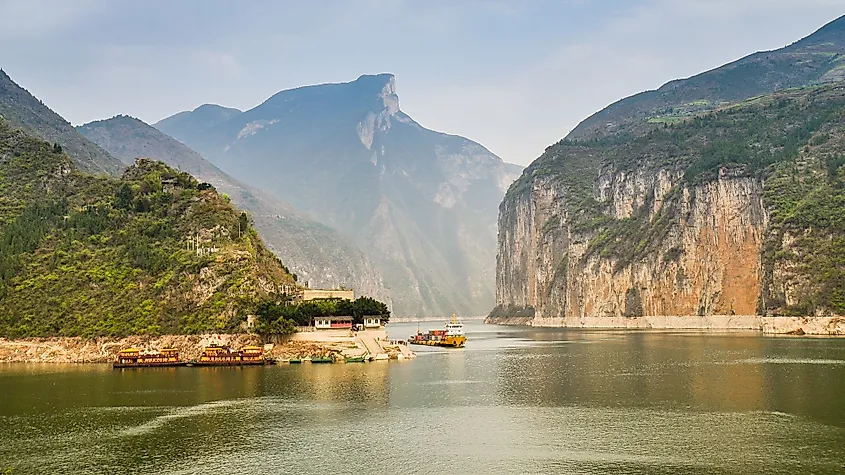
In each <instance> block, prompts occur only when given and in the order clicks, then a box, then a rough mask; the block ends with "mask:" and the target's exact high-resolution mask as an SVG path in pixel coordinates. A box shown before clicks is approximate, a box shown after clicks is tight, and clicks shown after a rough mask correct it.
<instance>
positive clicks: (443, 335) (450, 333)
mask: <svg viewBox="0 0 845 475" xmlns="http://www.w3.org/2000/svg"><path fill="white" fill-rule="evenodd" d="M466 341H467V337H466V336H465V335H464V324H463V323H461V322H459V321H458V316H457V315H455V314H452V321H451V322H449V323H447V324H446V329H445V330H429V331H428V333H423V332H421V331H420V330H417V334H416V335H411V338H408V343H410V344H412V345H426V346H444V347H448V348H461V347H463V346H464V344H465V343H466Z"/></svg>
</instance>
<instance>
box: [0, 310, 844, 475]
mask: <svg viewBox="0 0 845 475" xmlns="http://www.w3.org/2000/svg"><path fill="white" fill-rule="evenodd" d="M390 327H391V328H389V331H390V332H391V337H392V338H398V337H402V336H406V335H408V334H411V333H413V331H414V330H415V328H416V325H415V324H395V325H394V324H391V325H390ZM467 330H468V338H469V343H468V345H467V348H465V349H461V350H444V349H439V348H433V347H432V348H428V347H420V348H414V349H415V350H417V351H418V354H419V357H418V358H416V359H415V360H413V361H406V362H395V361H393V362H376V363H366V364H353V363H350V364H346V365H340V364H336V365H315V364H302V365H281V366H276V367H244V368H213V367H212V368H150V369H143V370H125V371H113V370H111V369H110V368H108V367H107V366H105V365H73V366H61V365H6V366H0V390H2V393H0V394H2V402H3V404H0V427H3V428H4V430H3V431H0V466H2V465H3V464H5V465H7V466H11V467H14V468H15V473H82V474H85V473H90V474H95V473H129V472H132V473H148V474H159V473H172V474H193V473H215V472H218V471H221V470H224V471H226V472H236V473H278V472H280V471H288V472H290V473H349V472H355V473H358V472H360V473H392V472H395V471H397V470H398V471H401V470H403V469H404V468H403V467H413V471H414V472H418V473H430V474H435V473H441V472H442V471H443V470H442V467H444V466H447V467H459V469H457V472H459V473H619V472H622V473H631V474H651V473H656V472H659V473H670V474H678V475H680V474H688V473H748V474H767V475H768V474H770V473H782V474H791V473H839V472H841V467H842V466H843V464H845V455H843V452H842V450H841V447H842V446H843V444H845V407H843V406H842V405H841V401H842V400H845V384H843V381H845V340H837V339H801V338H764V337H760V336H759V335H743V334H735V333H734V334H724V335H719V334H711V333H689V334H682V333H660V332H641V333H625V332H616V331H583V330H582V331H578V330H571V329H570V330H567V329H536V328H509V327H500V326H493V325H483V324H481V323H477V322H468V323H467ZM432 454H436V461H437V463H432V458H431V457H432Z"/></svg>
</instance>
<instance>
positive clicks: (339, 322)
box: [314, 317, 352, 330]
mask: <svg viewBox="0 0 845 475" xmlns="http://www.w3.org/2000/svg"><path fill="white" fill-rule="evenodd" d="M314 329H315V330H351V329H352V317H314Z"/></svg>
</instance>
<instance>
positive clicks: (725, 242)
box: [496, 170, 767, 326]
mask: <svg viewBox="0 0 845 475" xmlns="http://www.w3.org/2000/svg"><path fill="white" fill-rule="evenodd" d="M679 181H680V176H678V174H676V173H674V174H673V173H671V172H669V171H667V170H660V171H659V172H657V173H648V172H646V171H640V172H634V173H625V172H611V173H604V174H602V175H601V176H600V177H599V178H598V180H597V190H596V195H597V198H598V200H600V201H602V202H606V203H608V205H609V209H611V210H613V211H612V212H613V213H614V214H615V216H614V217H615V219H617V220H631V219H632V216H633V214H634V213H635V212H637V211H638V210H642V209H643V208H644V213H645V214H646V216H645V217H644V218H643V219H647V220H648V222H649V223H650V224H651V226H652V227H655V226H656V225H657V223H658V222H659V220H661V219H663V220H669V219H677V220H678V222H677V224H676V225H673V226H671V228H669V229H667V230H666V231H665V234H664V235H663V236H660V237H652V238H651V241H653V242H645V243H643V242H631V243H629V245H630V246H632V247H637V246H643V247H650V249H649V252H648V253H647V254H645V255H643V256H642V257H638V258H636V259H633V260H631V261H628V260H627V259H625V258H624V257H623V256H619V255H615V254H608V253H606V252H602V251H601V250H598V249H595V248H591V247H590V244H591V241H595V240H596V239H598V238H599V237H600V236H597V235H596V234H595V233H592V232H589V231H587V232H584V231H579V230H578V229H575V227H574V226H573V223H572V220H571V219H570V216H568V211H567V209H569V207H568V206H567V204H568V203H567V202H566V201H567V197H566V196H565V195H563V196H562V195H561V194H560V193H559V192H558V191H557V190H559V189H560V188H559V187H558V186H557V184H556V183H555V182H554V180H550V179H543V178H540V179H536V180H534V182H533V185H532V186H530V187H526V188H525V189H524V191H523V192H522V193H520V194H519V195H518V196H511V197H510V198H511V199H509V200H506V201H505V202H504V203H503V204H502V208H501V211H500V222H499V226H500V234H499V258H498V264H497V289H496V292H497V294H496V296H497V302H498V303H499V304H502V305H513V306H517V307H527V306H531V307H533V308H534V309H535V312H536V314H535V318H536V319H538V320H539V319H549V318H552V319H554V318H557V319H560V320H561V322H560V323H561V324H563V323H564V322H563V320H565V321H566V324H567V326H581V325H580V324H579V323H578V322H579V321H583V320H584V319H587V318H591V317H608V318H609V317H613V318H619V317H626V316H627V317H639V316H643V315H731V314H739V315H753V314H755V313H756V309H757V304H758V296H759V293H760V276H761V261H760V256H761V249H762V245H763V232H764V229H765V228H766V224H767V215H766V210H765V207H764V206H763V201H762V196H763V194H762V183H761V182H760V181H759V180H756V179H753V178H747V177H734V176H730V175H727V174H726V175H724V176H720V177H719V178H718V179H717V180H715V181H713V182H710V183H706V184H703V185H700V186H694V187H689V186H686V185H683V184H680V183H679ZM644 197H652V198H651V199H646V198H644ZM670 208H671V211H670V210H669V209H670ZM670 214H671V218H670V216H669V215H670ZM625 237H633V236H625Z"/></svg>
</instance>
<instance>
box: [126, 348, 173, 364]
mask: <svg viewBox="0 0 845 475" xmlns="http://www.w3.org/2000/svg"><path fill="white" fill-rule="evenodd" d="M179 362H180V361H179V350H177V349H176V348H164V349H162V350H157V351H156V350H153V351H142V350H139V349H138V348H126V349H124V350H120V351H119V352H118V353H117V361H116V363H117V364H120V365H161V364H167V363H179Z"/></svg>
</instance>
